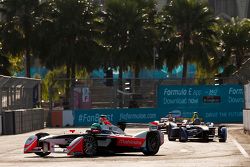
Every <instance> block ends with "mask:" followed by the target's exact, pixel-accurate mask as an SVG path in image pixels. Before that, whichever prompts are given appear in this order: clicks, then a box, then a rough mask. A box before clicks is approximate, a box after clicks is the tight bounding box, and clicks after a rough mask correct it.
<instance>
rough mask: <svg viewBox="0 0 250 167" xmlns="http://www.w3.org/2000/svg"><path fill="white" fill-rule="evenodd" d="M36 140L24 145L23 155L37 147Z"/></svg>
mask: <svg viewBox="0 0 250 167" xmlns="http://www.w3.org/2000/svg"><path fill="white" fill-rule="evenodd" d="M37 144H38V143H37V138H34V140H33V141H32V142H31V143H30V144H25V145H24V153H30V152H32V150H33V149H34V148H35V147H37Z"/></svg>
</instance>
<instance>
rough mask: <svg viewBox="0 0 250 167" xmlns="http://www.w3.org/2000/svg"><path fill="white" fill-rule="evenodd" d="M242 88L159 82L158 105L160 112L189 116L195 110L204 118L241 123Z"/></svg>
mask: <svg viewBox="0 0 250 167" xmlns="http://www.w3.org/2000/svg"><path fill="white" fill-rule="evenodd" d="M243 107H244V90H243V86H241V85H219V86H212V85H203V86H160V87H159V88H158V108H159V109H160V110H165V113H163V112H162V113H161V114H162V115H161V116H164V115H166V113H168V112H172V113H174V114H175V115H178V116H182V117H191V116H192V114H193V112H198V113H199V115H200V116H201V117H203V118H204V120H205V121H209V122H215V123H222V122H226V123H242V121H243Z"/></svg>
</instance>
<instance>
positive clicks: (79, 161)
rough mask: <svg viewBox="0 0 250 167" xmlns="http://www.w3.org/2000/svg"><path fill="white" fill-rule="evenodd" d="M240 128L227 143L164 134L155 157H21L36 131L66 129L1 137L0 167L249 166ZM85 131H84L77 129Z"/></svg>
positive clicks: (248, 142) (232, 129) (248, 141)
mask: <svg viewBox="0 0 250 167" xmlns="http://www.w3.org/2000/svg"><path fill="white" fill-rule="evenodd" d="M242 126H243V125H228V129H229V137H228V141H227V142H226V143H219V142H218V140H215V141H212V142H209V143H203V142H187V143H180V142H178V141H175V142H169V141H168V139H167V136H166V135H165V143H164V144H163V146H161V148H160V151H159V152H158V154H157V155H156V156H144V155H143V154H142V153H126V154H118V155H115V156H114V155H112V156H98V157H94V158H75V157H70V156H67V155H66V154H64V153H54V154H53V153H52V154H50V155H49V156H48V157H46V158H40V157H38V156H36V155H35V154H23V144H24V142H25V140H26V139H27V138H28V137H29V136H30V135H33V134H35V133H38V132H48V133H50V134H63V133H64V132H67V131H68V130H69V129H67V128H60V129H43V130H39V131H35V132H31V133H25V134H20V135H10V136H0V143H1V149H0V166H1V167H5V166H6V167H9V166H15V167H17V166H20V167H31V166H32V167H39V166H46V167H64V166H67V167H72V166H91V167H113V166H114V167H118V166H119V167H125V166H126V167H137V166H140V167H141V166H143V167H149V166H150V167H152V166H153V167H157V166H159V167H163V166H168V167H169V166H175V167H176V166H180V167H183V166H184V167H189V166H190V167H191V166H192V167H196V166H197V167H200V166H211V167H215V166H223V167H224V166H237V167H238V166H245V167H249V166H250V157H249V155H250V135H247V134H244V133H243V128H242ZM145 129H146V128H128V129H126V133H127V134H135V133H137V132H140V131H142V130H145ZM76 130H77V131H81V132H85V130H86V129H85V128H82V129H80V128H77V129H76Z"/></svg>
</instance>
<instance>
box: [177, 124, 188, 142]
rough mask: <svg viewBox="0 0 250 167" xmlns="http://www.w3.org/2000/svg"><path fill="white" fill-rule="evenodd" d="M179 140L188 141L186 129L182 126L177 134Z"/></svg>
mask: <svg viewBox="0 0 250 167" xmlns="http://www.w3.org/2000/svg"><path fill="white" fill-rule="evenodd" d="M179 141H180V142H187V141H188V134H187V130H186V128H184V127H180V136H179Z"/></svg>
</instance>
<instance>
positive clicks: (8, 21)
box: [0, 0, 39, 77]
mask: <svg viewBox="0 0 250 167" xmlns="http://www.w3.org/2000/svg"><path fill="white" fill-rule="evenodd" d="M0 5H1V8H0V11H1V14H2V16H3V18H4V23H5V24H3V27H2V38H3V43H2V44H3V51H4V52H8V53H11V54H14V55H15V54H24V55H25V64H26V69H25V71H26V77H30V56H31V55H32V48H31V40H32V38H33V36H32V35H31V33H32V31H33V25H34V24H35V22H36V18H37V17H36V16H35V14H36V13H35V11H36V9H37V8H38V6H39V0H2V1H1V2H0Z"/></svg>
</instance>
